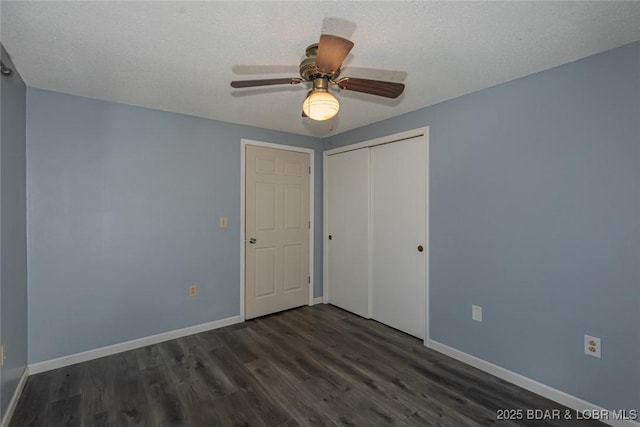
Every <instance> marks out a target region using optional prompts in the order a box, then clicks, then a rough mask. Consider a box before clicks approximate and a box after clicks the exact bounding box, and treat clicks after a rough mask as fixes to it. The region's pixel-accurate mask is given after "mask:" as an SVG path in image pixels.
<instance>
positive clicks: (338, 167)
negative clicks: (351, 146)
mask: <svg viewBox="0 0 640 427" xmlns="http://www.w3.org/2000/svg"><path fill="white" fill-rule="evenodd" d="M325 171H326V174H327V179H326V182H327V187H328V188H327V193H326V194H327V200H326V203H327V209H326V213H327V225H328V229H327V230H326V234H327V235H328V239H329V240H325V244H327V245H328V246H327V247H328V250H327V254H328V256H327V285H328V286H327V287H328V289H327V293H328V296H329V298H328V302H329V303H331V304H334V305H336V306H338V307H341V308H343V309H345V310H348V311H351V312H353V313H355V314H358V315H360V316H363V317H369V284H368V282H369V250H368V247H369V243H368V242H369V149H368V148H365V149H360V150H354V151H347V152H344V153H340V154H334V155H330V156H327V157H326V168H325Z"/></svg>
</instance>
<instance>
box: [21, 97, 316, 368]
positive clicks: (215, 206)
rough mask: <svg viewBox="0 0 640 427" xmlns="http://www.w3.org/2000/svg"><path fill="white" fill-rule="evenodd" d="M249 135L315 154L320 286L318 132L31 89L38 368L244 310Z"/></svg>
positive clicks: (32, 281)
mask: <svg viewBox="0 0 640 427" xmlns="http://www.w3.org/2000/svg"><path fill="white" fill-rule="evenodd" d="M212 102H215V100H212ZM241 138H247V139H254V140H259V141H266V142H273V143H279V144H288V145H296V146H302V147H308V148H314V149H316V155H315V160H316V162H315V172H316V175H315V184H316V188H315V194H316V199H315V212H314V214H315V221H316V222H315V224H316V230H315V235H316V237H315V241H316V245H315V256H316V257H315V264H316V269H315V276H314V282H315V288H316V289H315V292H316V295H319V294H320V293H321V289H322V259H321V255H322V246H321V243H322V239H321V225H322V206H321V200H322V199H321V195H322V175H321V174H322V167H321V161H322V155H321V145H322V141H321V140H320V139H316V138H310V137H304V136H299V135H293V134H286V133H281V132H274V131H268V130H265V129H258V128H251V127H247V126H240V125H235V124H230V123H223V122H217V121H213V120H207V119H200V118H195V117H189V116H184V115H179V114H173V113H166V112H161V111H156V110H149V109H144V108H138V107H131V106H126V105H121V104H114V103H109V102H103V101H97V100H93V99H88V98H81V97H77V96H71V95H64V94H60V93H54V92H48V91H43V90H38V89H31V88H29V89H28V90H27V159H28V160H27V176H28V212H29V213H28V230H29V241H28V248H29V362H30V363H35V362H39V361H43V360H49V359H52V358H56V357H60V356H64V355H68V354H72V353H77V352H81V351H85V350H90V349H94V348H97V347H102V346H106V345H110V344H115V343H120V342H123V341H128V340H132V339H136V338H141V337H145V336H149V335H153V334H157V333H161V332H165V331H171V330H174V329H178V328H183V327H187V326H190V325H196V324H200V323H204V322H209V321H213V320H218V319H224V318H227V317H230V316H235V315H238V314H239V307H240V302H239V292H240V290H239V289H240V224H239V218H240V140H241ZM221 216H227V217H228V218H229V227H228V228H227V229H220V228H218V219H219V217H221ZM192 283H193V284H197V285H198V287H199V292H198V296H197V297H196V298H190V297H189V296H188V292H187V291H188V289H187V288H188V286H189V285H190V284H192Z"/></svg>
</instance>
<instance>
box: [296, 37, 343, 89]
mask: <svg viewBox="0 0 640 427" xmlns="http://www.w3.org/2000/svg"><path fill="white" fill-rule="evenodd" d="M305 54H306V56H307V57H306V58H304V59H303V60H302V62H300V77H302V78H303V79H305V81H308V82H310V81H313V80H315V79H318V78H322V77H327V78H328V79H329V80H333V79H335V78H337V77H338V76H339V75H340V68H338V69H337V70H336V71H334V72H332V73H322V72H320V70H319V69H318V66H317V65H316V57H317V55H318V43H314V44H311V45H309V46H308V47H307V50H306V52H305Z"/></svg>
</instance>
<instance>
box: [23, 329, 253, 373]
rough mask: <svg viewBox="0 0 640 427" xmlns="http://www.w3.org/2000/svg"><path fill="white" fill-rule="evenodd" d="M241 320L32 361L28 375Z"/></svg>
mask: <svg viewBox="0 0 640 427" xmlns="http://www.w3.org/2000/svg"><path fill="white" fill-rule="evenodd" d="M241 321H242V320H241V318H240V316H233V317H228V318H226V319H220V320H214V321H213V322H207V323H201V324H199V325H194V326H189V327H186V328H182V329H176V330H173V331H169V332H163V333H161V334H157V335H151V336H148V337H144V338H138V339H135V340H131V341H126V342H121V343H118V344H113V345H109V346H106V347H100V348H96V349H93V350H88V351H83V352H81V353H75V354H70V355H68V356H62V357H58V358H56V359H51V360H45V361H43V362H38V363H33V364H31V365H29V375H34V374H39V373H40V372H45V371H50V370H52V369H58V368H62V367H64V366H69V365H74V364H76V363H80V362H86V361H88V360H93V359H98V358H100V357H104V356H110V355H112V354H116V353H121V352H123V351H128V350H133V349H136V348H140V347H145V346H148V345H152V344H158V343H160V342H164V341H169V340H173V339H176V338H181V337H186V336H187V335H193V334H197V333H200V332H205V331H209V330H212V329H218V328H224V327H225V326H229V325H233V324H236V323H240V322H241Z"/></svg>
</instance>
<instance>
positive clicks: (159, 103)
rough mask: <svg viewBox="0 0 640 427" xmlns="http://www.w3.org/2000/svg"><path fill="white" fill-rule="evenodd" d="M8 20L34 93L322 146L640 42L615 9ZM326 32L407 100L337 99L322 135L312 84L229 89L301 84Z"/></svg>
mask: <svg viewBox="0 0 640 427" xmlns="http://www.w3.org/2000/svg"><path fill="white" fill-rule="evenodd" d="M0 13H1V14H2V24H1V29H0V32H1V39H2V43H3V44H4V45H5V47H6V49H7V51H8V52H9V54H10V55H11V56H12V58H13V60H14V62H15V64H16V66H17V68H18V69H19V70H20V73H21V74H22V76H23V78H24V80H25V81H26V83H27V85H29V86H32V87H37V88H43V89H49V90H53V91H59V92H66V93H70V94H75V95H82V96H87V97H91V98H98V99H103V100H108V101H115V102H121V103H125V104H131V105H138V106H143V107H149V108H155V109H159V110H165V111H172V112H177V113H184V114H189V115H193V116H199V117H208V118H212V119H217V120H223V121H228V122H234V123H241V124H247V125H253V126H259V127H264V128H269V129H277V130H283V131H289V132H294V133H299V134H307V135H316V136H324V135H328V134H330V133H338V132H343V131H346V130H349V129H353V128H356V127H359V126H363V125H366V124H369V123H372V122H376V121H379V120H382V119H385V118H389V117H393V116H397V115H400V114H402V113H405V112H408V111H412V110H416V109H419V108H421V107H425V106H427V105H431V104H435V103H438V102H441V101H444V100H447V99H451V98H454V97H457V96H460V95H463V94H465V93H469V92H473V91H477V90H479V89H483V88H486V87H490V86H493V85H496V84H499V83H502V82H505V81H509V80H512V79H515V78H517V77H521V76H524V75H527V74H531V73H534V72H537V71H541V70H545V69H548V68H551V67H554V66H557V65H560V64H563V63H567V62H571V61H574V60H576V59H579V58H582V57H585V56H588V55H591V54H594V53H597V52H600V51H604V50H607V49H610V48H614V47H617V46H621V45H624V44H626V43H630V42H633V41H636V40H640V2H617V1H607V2H591V1H589V2H583V1H564V2H489V1H480V2H450V1H446V2H430V1H429V2H427V1H425V2H420V1H417V2H397V1H396V2H351V1H349V2H347V1H333V2H313V1H305V2H266V1H261V2H243V1H234V2H218V1H209V2H182V1H155V2H137V1H135V2H133V1H130V2H115V1H109V2H97V1H84V2H82V1H69V2H52V1H45V2H32V1H17V2H9V1H2V4H1V9H0ZM323 26H324V28H323ZM323 30H324V31H326V32H331V33H334V34H338V35H343V36H348V37H349V38H350V39H351V40H352V41H353V42H354V43H355V47H354V49H353V50H352V51H351V54H350V55H349V56H348V57H347V59H346V60H345V63H344V67H343V73H342V75H343V76H354V77H368V78H381V77H382V78H387V77H388V78H392V79H395V80H404V83H405V84H406V90H405V93H404V94H403V95H402V96H401V97H400V98H398V99H396V100H388V99H384V98H379V97H374V96H371V95H365V94H359V93H354V92H348V91H340V90H335V93H336V96H337V97H338V99H339V100H340V103H341V110H340V112H339V114H338V116H337V117H336V118H335V119H333V120H331V121H329V122H324V123H319V122H313V121H311V120H310V119H303V118H301V117H300V110H301V104H302V101H303V99H304V97H305V93H306V91H307V90H308V87H306V85H297V86H289V85H286V86H277V87H268V88H254V89H244V90H238V89H232V88H231V87H230V86H229V82H230V81H231V80H241V79H254V78H274V77H288V76H297V66H298V64H299V62H300V59H301V58H302V56H303V54H304V50H305V48H306V46H307V45H309V44H311V43H315V42H317V40H318V38H319V35H320V33H321V32H322V31H323ZM258 65H263V67H257V66H258ZM363 68H368V69H369V70H367V69H363ZM371 69H373V70H371ZM375 69H382V70H388V71H397V72H396V73H388V72H381V71H380V72H378V71H376V70H375ZM260 70H262V71H260ZM405 73H406V74H405ZM330 127H332V130H330Z"/></svg>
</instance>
